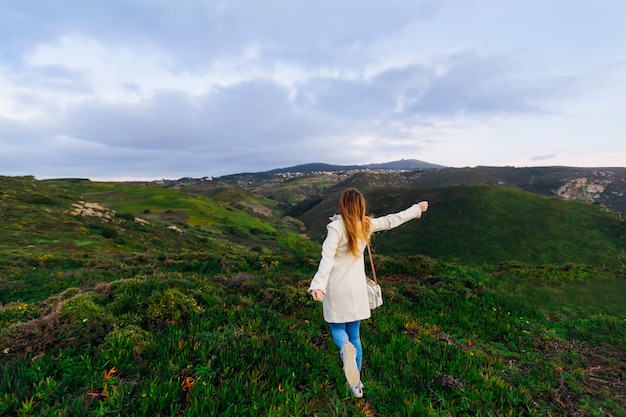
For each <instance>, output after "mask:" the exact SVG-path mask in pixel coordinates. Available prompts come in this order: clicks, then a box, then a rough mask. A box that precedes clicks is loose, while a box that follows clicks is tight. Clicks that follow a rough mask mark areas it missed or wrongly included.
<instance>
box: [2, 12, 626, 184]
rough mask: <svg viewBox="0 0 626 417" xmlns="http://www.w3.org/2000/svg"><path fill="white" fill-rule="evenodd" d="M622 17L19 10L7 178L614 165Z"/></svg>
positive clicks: (625, 81)
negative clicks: (350, 167) (392, 164)
mask: <svg viewBox="0 0 626 417" xmlns="http://www.w3.org/2000/svg"><path fill="white" fill-rule="evenodd" d="M624 12H626V5H623V4H621V3H618V2H602V3H598V4H589V3H586V2H571V1H565V0H556V1H554V2H547V3H546V2H540V1H538V0H532V1H522V0H514V1H510V2H497V1H494V0H478V1H475V2H465V3H464V2H456V1H434V0H421V1H415V2H406V1H403V0H387V1H384V2H383V1H372V2H365V3H363V2H358V3H356V2H353V1H346V2H336V1H331V0H321V1H318V2H300V1H294V2H285V1H282V0H281V1H279V0H269V1H267V2H256V1H245V0H235V1H227V2H226V1H218V2H209V3H207V2H204V1H200V0H184V1H181V2H178V3H176V4H174V3H170V2H152V1H150V2H149V1H147V0H138V1H133V2H130V3H129V2H127V1H121V0H111V1H109V2H96V3H94V2H82V1H77V0H70V1H67V2H61V3H58V2H53V3H50V2H48V1H43V0H32V1H30V2H19V1H11V0H9V2H8V3H7V4H6V5H5V6H4V7H3V8H0V19H2V21H3V22H6V24H5V25H3V26H2V27H0V149H2V152H0V166H1V167H2V168H3V172H0V174H5V175H13V174H29V173H30V174H34V175H39V176H44V175H45V176H56V175H61V174H63V176H82V177H86V176H92V177H98V178H106V176H107V175H109V174H110V172H111V171H112V170H114V171H115V172H116V175H117V176H118V177H132V176H137V177H141V178H145V177H155V178H162V177H176V176H204V175H219V174H224V173H233V172H240V171H254V170H265V169H271V168H276V167H284V166H289V165H293V164H297V163H306V162H329V163H338V164H342V163H345V164H355V163H368V162H383V161H385V160H392V159H401V158H416V159H422V160H426V161H428V162H433V163H437V164H443V165H451V166H472V165H511V164H520V165H527V164H543V163H545V164H552V163H559V164H563V165H574V164H584V165H585V166H589V165H594V164H595V165H603V164H604V163H605V162H607V161H608V162H610V163H611V164H612V165H615V162H616V159H619V158H621V160H622V161H623V160H626V154H625V153H624V152H625V151H624V147H623V145H621V144H622V143H624V142H625V141H624V139H625V138H624V136H626V126H625V125H624V122H623V121H622V120H623V116H622V115H621V110H622V109H623V108H624V107H625V106H626V102H625V101H624V98H623V97H626V94H625V93H626V75H625V74H626V72H625V71H624V68H626V65H625V62H626V45H624V43H623V42H619V40H620V39H624V37H625V36H626V29H625V27H624V25H623V24H622V23H621V19H620V16H623V15H624ZM581 27H585V28H587V30H585V31H581V29H580V28H581ZM590 138H593V140H592V142H589V141H590ZM589 143H595V144H599V145H596V146H595V147H594V146H589ZM610 157H612V158H613V159H611V158H610ZM568 161H569V162H568ZM620 165H623V162H622V163H621V164H620ZM112 167H115V168H114V169H113V168H112ZM55 172H56V173H58V174H55Z"/></svg>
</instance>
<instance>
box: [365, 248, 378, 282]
mask: <svg viewBox="0 0 626 417" xmlns="http://www.w3.org/2000/svg"><path fill="white" fill-rule="evenodd" d="M367 253H368V254H369V256H370V266H371V267H372V275H373V276H374V282H375V283H376V284H378V281H377V280H376V269H374V260H373V259H372V250H371V249H370V244H369V243H368V244H367Z"/></svg>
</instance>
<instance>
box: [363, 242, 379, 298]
mask: <svg viewBox="0 0 626 417" xmlns="http://www.w3.org/2000/svg"><path fill="white" fill-rule="evenodd" d="M367 253H368V254H369V257H370V265H371V267H372V276H373V277H374V279H371V278H369V277H367V276H366V277H365V281H366V283H367V298H368V299H369V302H370V310H373V309H375V308H376V307H380V306H381V305H383V291H382V290H381V289H380V285H378V280H377V279H376V270H375V269H374V260H373V259H372V250H371V249H370V245H369V243H368V244H367Z"/></svg>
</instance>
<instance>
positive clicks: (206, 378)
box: [0, 177, 626, 417]
mask: <svg viewBox="0 0 626 417" xmlns="http://www.w3.org/2000/svg"><path fill="white" fill-rule="evenodd" d="M382 178H383V177H380V179H381V181H382ZM351 181H353V182H352V183H351V184H354V185H357V186H359V187H360V188H362V189H363V190H364V191H365V193H366V196H367V197H368V199H369V201H370V203H371V205H370V208H371V210H372V211H373V212H375V213H376V214H383V213H386V212H390V211H394V210H396V208H404V207H406V206H407V205H408V204H410V203H412V202H414V201H415V200H416V199H422V198H426V199H428V200H429V201H431V210H430V211H429V212H428V213H427V214H426V215H425V217H424V219H423V220H421V221H418V222H413V224H409V225H405V226H404V227H403V228H401V229H398V230H396V231H390V232H385V233H381V234H379V235H377V236H376V237H375V239H374V246H375V249H376V255H375V262H376V266H377V271H378V275H379V280H380V281H381V285H382V287H383V292H384V298H385V304H384V305H383V306H382V307H381V308H380V309H378V310H375V311H374V312H373V316H372V319H370V320H367V321H365V322H364V324H363V328H362V336H363V342H364V349H365V358H364V372H363V380H364V383H365V386H366V388H365V393H366V397H365V399H363V400H355V399H353V398H352V397H351V396H350V394H349V391H348V389H347V387H346V385H345V380H344V377H343V374H342V371H341V366H340V360H339V357H338V354H337V350H336V347H335V346H334V344H333V342H332V340H331V339H330V337H329V333H328V326H327V324H326V323H325V322H324V321H323V318H322V311H321V305H320V304H319V303H314V302H313V301H311V300H310V297H309V296H308V295H307V294H306V289H307V288H308V285H309V282H310V279H311V277H312V276H313V274H314V272H315V269H316V267H317V261H318V260H319V245H318V244H316V243H314V242H312V241H311V240H309V239H307V238H306V237H303V236H301V235H300V230H299V227H300V226H301V225H299V224H298V222H297V221H295V220H290V219H289V218H288V216H285V212H284V211H283V210H284V206H283V204H282V203H281V202H277V201H275V200H272V199H268V197H266V196H265V197H264V196H261V195H259V194H257V193H254V192H251V191H250V190H243V189H240V188H236V187H224V186H223V185H222V186H220V187H214V188H212V190H211V191H210V193H205V194H201V193H198V192H196V191H194V192H187V191H189V189H188V188H186V187H185V186H180V187H179V188H180V189H171V188H170V187H169V186H168V185H166V184H164V185H157V184H149V185H146V184H131V183H94V182H90V181H85V180H50V181H36V180H34V179H33V178H31V177H19V178H17V177H8V178H7V177H0V215H1V216H2V219H1V220H2V222H0V228H1V229H0V232H1V233H2V236H3V239H2V240H1V241H0V255H1V258H0V364H1V366H2V372H1V373H0V415H1V416H3V417H4V416H7V417H14V416H31V415H32V416H60V415H62V416H66V415H71V416H111V415H128V416H212V415H220V416H258V415H265V416H312V415H319V416H332V415H340V416H346V415H348V416H352V415H354V416H378V415H394V416H395V415H398V416H403V415H410V416H449V415H474V416H521V415H527V416H536V415H542V416H544V415H545V416H569V415H578V416H604V415H611V416H621V417H624V416H626V412H624V410H625V409H626V400H625V398H626V386H625V385H624V382H623V381H624V380H625V378H626V339H624V334H625V332H626V320H625V319H624V318H625V317H626V307H625V306H626V299H625V296H624V294H626V277H625V276H624V275H625V274H624V267H623V261H619V262H622V263H621V264H620V263H619V262H617V263H611V262H608V261H607V262H604V260H603V259H602V258H601V257H602V256H604V255H603V253H605V252H606V253H613V254H619V253H620V252H619V250H622V251H623V247H620V246H619V245H620V240H619V238H620V236H623V229H620V227H623V224H622V223H612V222H615V221H616V219H617V218H616V217H615V216H614V215H610V214H608V213H606V212H605V211H603V210H601V209H600V207H599V206H597V205H592V204H580V203H571V202H563V201H557V200H553V199H549V198H545V197H541V196H537V195H529V193H525V192H521V191H516V190H512V189H506V188H503V187H493V186H462V187H442V188H433V189H421V190H416V189H414V188H407V187H386V188H381V187H379V186H376V185H377V183H375V182H372V181H370V182H368V183H367V184H365V183H359V182H358V181H359V178H358V177H357V178H354V179H352V177H351ZM346 185H347V183H336V184H334V185H330V184H329V185H328V186H327V187H325V188H324V190H325V191H324V193H327V194H320V198H321V199H320V202H319V204H317V205H316V206H315V207H314V208H313V209H311V210H310V211H308V212H307V213H306V216H313V213H314V212H315V211H316V210H317V211H318V214H317V215H316V216H314V217H316V218H319V225H320V230H323V226H324V225H325V224H326V222H327V219H326V217H327V215H328V214H332V213H334V211H335V209H334V207H335V206H336V200H333V199H334V198H336V196H337V192H339V191H340V190H341V189H342V188H343V187H345V186H346ZM368 185H369V186H370V187H371V188H368ZM205 191H206V189H205ZM81 201H82V202H92V203H98V205H99V206H98V207H102V209H99V208H98V209H94V210H95V212H98V213H100V214H101V215H102V217H97V216H86V215H74V214H72V211H73V210H75V209H77V208H78V207H76V206H74V204H78V205H79V206H80V207H82V208H85V205H84V203H80V202H81ZM511 207H515V210H514V211H513V212H512V210H511ZM105 215H106V216H105ZM107 216H108V217H107ZM136 218H140V219H142V221H137V220H136ZM144 222H147V223H144ZM534 223H537V225H535V224H534ZM170 226H176V229H170V228H169V227H170ZM487 226H488V227H487ZM494 226H497V227H494ZM580 226H585V227H580ZM505 229H506V230H505ZM508 229H511V230H508ZM585 229H586V230H585ZM179 231H181V232H182V233H180V232H179ZM395 232H398V233H399V234H398V235H393V233H395ZM490 233H491V234H490ZM578 233H582V234H583V235H582V236H581V237H579V236H576V234H578ZM541 235H543V240H544V241H545V242H541V241H540V240H541V239H540V236H541ZM319 237H321V236H319ZM462 237H465V239H462ZM481 239H482V240H481ZM559 239H561V240H559ZM616 239H617V240H616ZM492 240H493V241H497V242H500V243H499V244H498V245H496V244H494V243H493V242H492ZM472 243H473V244H472ZM386 245H387V246H386ZM420 245H423V246H420ZM429 245H430V246H429ZM536 245H539V246H538V247H539V249H541V250H544V251H545V254H542V256H546V259H549V262H546V263H545V264H539V262H541V259H542V258H541V257H539V258H537V259H536V262H533V263H534V264H529V263H526V262H520V261H516V260H515V258H514V257H513V258H509V259H506V260H505V261H499V257H502V258H505V257H507V256H512V255H514V254H515V253H518V252H519V253H525V252H524V251H530V250H531V248H533V246H536ZM542 245H543V246H542ZM611 245H614V246H611ZM415 247H419V248H420V250H418V251H416V252H413V253H417V254H430V252H429V251H430V250H431V249H427V248H433V249H432V250H433V251H434V250H438V251H442V252H444V251H448V252H447V253H448V255H447V256H448V257H449V259H448V260H446V259H445V257H444V256H437V257H430V256H424V255H413V256H405V255H397V254H395V252H394V251H400V250H404V251H407V253H409V250H413V249H414V248H415ZM459 247H460V248H462V250H459V251H458V252H453V251H454V250H457V249H456V248H459ZM581 248H586V249H585V250H586V251H587V252H588V253H587V254H584V252H585V250H581ZM620 248H621V249H620ZM539 249H533V250H535V251H538V250H539ZM612 250H615V252H610V251H612ZM385 252H386V254H385ZM578 252H581V253H580V254H579V257H580V258H579V259H587V258H583V256H586V257H589V259H590V260H589V262H588V263H586V264H583V263H578V262H576V263H565V264H561V263H559V262H557V260H558V259H559V258H558V257H559V256H562V254H565V255H567V256H570V255H571V254H574V253H578ZM454 253H459V254H464V255H465V256H467V257H468V258H467V259H469V261H468V262H465V259H466V258H463V257H461V255H458V256H456V255H451V254H454ZM470 253H471V254H472V256H474V258H473V259H471V258H469V257H470V255H468V254H470ZM537 253H538V252H532V256H536V254H537ZM548 256H549V258H547V257H548ZM592 256H594V257H595V258H593V259H592V258H591V257H592ZM483 257H484V258H483ZM568 259H569V258H568ZM622 259H623V258H622ZM533 260H535V259H534V258H533ZM598 265H600V266H598Z"/></svg>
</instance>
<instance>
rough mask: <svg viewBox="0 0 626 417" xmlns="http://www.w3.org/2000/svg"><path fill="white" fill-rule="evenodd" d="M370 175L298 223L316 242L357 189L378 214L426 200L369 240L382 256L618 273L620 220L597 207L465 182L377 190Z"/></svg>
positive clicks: (625, 240) (334, 193)
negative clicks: (410, 216)
mask: <svg viewBox="0 0 626 417" xmlns="http://www.w3.org/2000/svg"><path fill="white" fill-rule="evenodd" d="M383 181H384V179H383V180H381V182H380V183H379V182H377V181H376V178H375V177H374V178H373V176H372V175H366V176H363V177H361V178H359V177H358V176H355V177H353V178H351V180H350V181H346V182H344V183H341V184H340V186H338V187H337V188H335V189H331V190H330V191H331V192H329V193H328V194H327V195H326V197H325V198H324V199H323V200H322V201H321V202H320V203H319V204H317V205H316V206H314V207H313V208H312V209H310V210H309V211H308V212H306V213H305V214H303V215H302V216H301V217H300V219H301V220H303V221H304V223H305V224H306V225H307V226H308V230H309V234H310V235H311V236H316V237H317V239H318V240H321V239H322V238H323V237H324V235H325V226H326V224H327V223H328V216H329V215H332V214H333V213H336V212H337V201H338V197H339V193H340V191H341V190H342V189H343V188H344V187H345V186H355V187H357V188H359V189H360V190H362V191H363V193H364V195H365V196H366V198H367V200H368V209H369V212H371V213H372V214H374V215H376V216H381V215H385V214H388V213H392V212H396V211H399V210H403V209H405V208H406V207H408V206H409V205H411V204H413V203H415V202H417V201H419V200H428V201H429V202H430V209H429V211H428V212H427V213H426V214H425V215H424V218H423V219H422V220H418V221H414V222H410V223H408V224H406V225H403V226H402V227H400V228H397V229H394V230H391V231H388V232H382V233H379V234H377V235H375V236H374V238H373V248H374V249H375V250H376V251H377V252H378V253H380V254H385V255H416V254H426V255H429V256H433V257H438V258H445V259H449V260H459V261H462V262H466V263H467V262H469V263H496V262H503V261H508V260H517V261H520V262H526V263H534V264H563V263H583V264H592V265H611V266H618V267H622V268H624V265H625V257H624V253H625V251H626V222H625V221H624V219H623V218H622V217H621V216H619V215H616V214H614V213H611V212H608V211H607V210H605V209H603V208H602V207H601V206H598V205H594V204H590V203H581V202H571V201H563V200H557V199H554V198H549V197H545V196H541V195H537V194H534V193H529V192H524V191H520V190H516V189H512V188H507V187H502V186H491V185H466V186H452V187H439V188H430V189H414V188H407V187H392V186H382V185H381V184H382V183H383Z"/></svg>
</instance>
